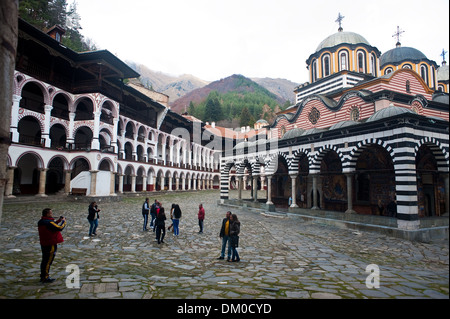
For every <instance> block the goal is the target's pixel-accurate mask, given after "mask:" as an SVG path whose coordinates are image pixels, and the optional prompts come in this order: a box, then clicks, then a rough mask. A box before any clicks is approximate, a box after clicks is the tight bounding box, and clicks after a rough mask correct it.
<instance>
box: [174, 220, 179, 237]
mask: <svg viewBox="0 0 450 319" xmlns="http://www.w3.org/2000/svg"><path fill="white" fill-rule="evenodd" d="M172 222H173V234H174V235H175V236H178V235H179V234H180V229H179V228H178V225H179V224H180V220H179V219H172Z"/></svg>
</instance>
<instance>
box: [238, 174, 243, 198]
mask: <svg viewBox="0 0 450 319" xmlns="http://www.w3.org/2000/svg"><path fill="white" fill-rule="evenodd" d="M243 180H244V177H243V176H239V177H238V181H239V185H238V199H242V184H243Z"/></svg>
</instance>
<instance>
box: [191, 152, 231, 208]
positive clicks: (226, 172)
mask: <svg viewBox="0 0 450 319" xmlns="http://www.w3.org/2000/svg"><path fill="white" fill-rule="evenodd" d="M233 166H235V167H236V172H237V171H238V164H237V163H235V162H234V161H232V160H231V161H228V162H226V163H225V164H224V165H223V166H222V170H221V173H220V199H228V196H229V195H228V178H229V176H230V171H231V168H232V167H233ZM188 174H189V173H188ZM188 178H189V177H188Z"/></svg>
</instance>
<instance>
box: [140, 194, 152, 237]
mask: <svg viewBox="0 0 450 319" xmlns="http://www.w3.org/2000/svg"><path fill="white" fill-rule="evenodd" d="M149 213H150V207H149V203H148V197H147V198H146V199H145V202H144V204H143V205H142V216H143V217H144V226H143V231H146V230H147V224H148V214H149Z"/></svg>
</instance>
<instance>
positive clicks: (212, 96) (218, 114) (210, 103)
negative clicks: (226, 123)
mask: <svg viewBox="0 0 450 319" xmlns="http://www.w3.org/2000/svg"><path fill="white" fill-rule="evenodd" d="M221 119H222V106H221V105H220V101H219V93H218V92H217V91H211V92H210V93H209V95H208V97H207V98H206V105H205V114H204V121H205V122H206V121H209V122H218V121H220V120H221Z"/></svg>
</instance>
